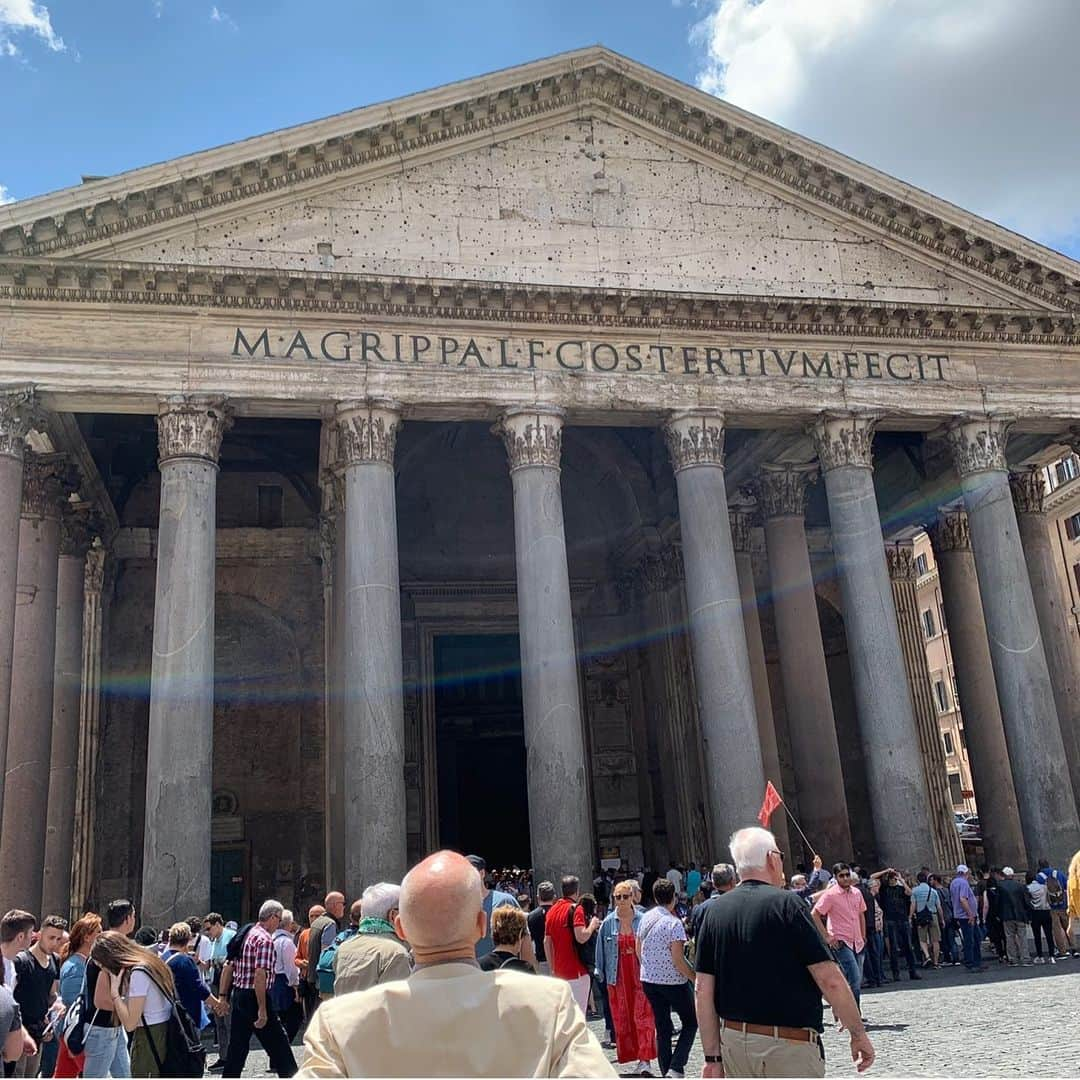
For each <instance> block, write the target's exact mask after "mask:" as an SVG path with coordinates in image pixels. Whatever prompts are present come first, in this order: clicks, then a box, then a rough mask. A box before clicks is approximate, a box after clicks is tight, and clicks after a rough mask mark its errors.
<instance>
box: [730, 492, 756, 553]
mask: <svg viewBox="0 0 1080 1080" xmlns="http://www.w3.org/2000/svg"><path fill="white" fill-rule="evenodd" d="M728 520H729V521H730V522H731V543H732V545H733V546H734V548H735V550H736V551H739V552H748V553H752V552H753V551H754V533H753V528H754V526H755V525H757V524H758V508H757V503H756V502H753V501H751V500H749V499H747V498H740V499H739V501H737V502H733V503H729V504H728Z"/></svg>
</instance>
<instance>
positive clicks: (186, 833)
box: [139, 396, 230, 927]
mask: <svg viewBox="0 0 1080 1080" xmlns="http://www.w3.org/2000/svg"><path fill="white" fill-rule="evenodd" d="M157 424H158V468H159V469H160V470H161V508H160V512H159V519H158V520H159V525H158V550H157V580H156V585H155V592H154V643H153V658H152V660H151V667H150V724H149V734H148V738H147V766H146V825H145V828H146V834H145V836H144V838H143V891H142V910H141V911H140V913H139V914H140V919H141V920H142V921H143V922H146V923H148V924H149V925H150V926H158V927H160V926H169V925H171V924H172V923H174V922H176V921H177V920H178V919H182V918H186V917H187V916H188V915H190V914H191V912H193V911H205V910H207V908H208V905H209V903H210V844H211V837H210V821H211V817H212V815H213V806H212V799H211V792H212V786H213V748H214V747H213V744H214V594H215V588H214V573H215V537H216V507H217V474H218V453H219V451H220V449H221V439H222V437H223V435H224V434H225V431H226V429H227V428H228V426H229V424H230V420H229V415H228V412H227V409H226V406H225V402H224V401H223V400H222V399H221V398H206V397H197V396H176V397H170V398H167V399H165V400H164V401H162V402H161V404H160V406H159V408H158V418H157Z"/></svg>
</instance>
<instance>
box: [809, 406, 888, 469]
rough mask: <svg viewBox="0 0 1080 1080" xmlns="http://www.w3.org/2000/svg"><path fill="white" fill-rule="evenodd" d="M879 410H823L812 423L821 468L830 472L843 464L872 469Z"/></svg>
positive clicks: (811, 430)
mask: <svg viewBox="0 0 1080 1080" xmlns="http://www.w3.org/2000/svg"><path fill="white" fill-rule="evenodd" d="M878 419H879V417H878V415H877V414H876V413H822V414H821V416H819V417H818V418H817V420H815V421H814V423H813V424H812V425H811V426H810V429H809V434H810V436H811V437H812V438H813V440H814V445H815V447H817V455H818V461H819V462H820V464H821V468H822V469H823V470H824V471H825V472H828V471H829V470H830V469H838V468H840V467H841V466H842V465H852V466H854V467H856V468H859V469H872V468H873V467H874V456H873V450H872V444H873V441H874V428H875V427H876V426H877V422H878Z"/></svg>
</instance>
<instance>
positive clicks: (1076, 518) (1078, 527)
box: [1065, 514, 1080, 540]
mask: <svg viewBox="0 0 1080 1080" xmlns="http://www.w3.org/2000/svg"><path fill="white" fill-rule="evenodd" d="M1065 535H1066V536H1067V537H1068V538H1069V539H1070V540H1075V539H1077V537H1080V514H1073V516H1072V517H1067V518H1066V519H1065Z"/></svg>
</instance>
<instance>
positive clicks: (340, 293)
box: [0, 257, 1080, 345]
mask: <svg viewBox="0 0 1080 1080" xmlns="http://www.w3.org/2000/svg"><path fill="white" fill-rule="evenodd" d="M0 299H7V300H9V301H11V302H13V303H18V302H27V303H42V302H45V303H49V302H64V303H74V304H94V305H97V304H110V305H113V304H122V305H137V306H158V307H167V308H180V309H201V308H206V309H217V310H220V309H228V310H247V311H259V312H268V313H271V312H296V313H302V314H306V313H312V314H316V313H318V314H341V315H349V316H369V315H373V316H389V317H395V318H431V319H437V320H441V321H445V320H453V321H462V320H464V321H470V322H474V321H475V322H500V323H510V324H522V323H542V324H547V325H575V326H581V327H595V328H607V327H613V328H614V327H625V328H628V329H629V328H634V329H637V328H642V329H650V330H658V329H665V328H667V329H685V330H702V331H727V330H731V331H751V332H757V333H760V332H769V331H778V332H782V333H795V334H799V335H806V336H810V335H856V336H858V337H860V338H884V339H897V338H903V339H906V340H919V341H922V340H927V341H971V342H987V343H997V344H1024V343H1028V344H1039V345H1080V329H1078V322H1077V315H1076V313H1075V312H1072V311H1064V312H1053V311H1047V310H1045V309H1043V308H1031V309H1016V308H1012V307H971V306H956V305H944V304H942V305H925V304H924V305H912V304H903V303H892V302H887V301H875V300H866V299H857V300H842V299H840V300H829V299H820V298H805V297H784V296H754V295H744V296H734V295H718V294H715V293H693V292H691V293H687V292H668V291H659V290H637V289H609V288H603V287H592V288H585V287H578V286H570V285H558V286H556V285H532V284H522V283H520V282H498V281H494V282H493V281H477V280H464V279H459V278H447V279H438V278H412V277H389V276H382V275H374V274H341V273H334V272H332V271H308V272H305V273H296V272H282V271H274V270H260V269H251V270H243V271H239V270H236V269H235V268H231V267H213V266H189V265H178V264H169V263H128V262H114V263H99V262H92V261H90V262H88V261H81V262H74V261H64V262H55V261H51V260H46V259H24V258H19V257H14V258H6V259H0Z"/></svg>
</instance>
